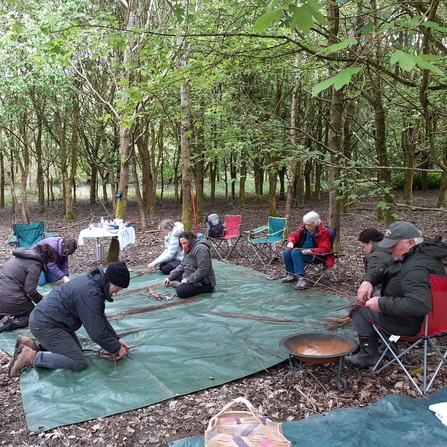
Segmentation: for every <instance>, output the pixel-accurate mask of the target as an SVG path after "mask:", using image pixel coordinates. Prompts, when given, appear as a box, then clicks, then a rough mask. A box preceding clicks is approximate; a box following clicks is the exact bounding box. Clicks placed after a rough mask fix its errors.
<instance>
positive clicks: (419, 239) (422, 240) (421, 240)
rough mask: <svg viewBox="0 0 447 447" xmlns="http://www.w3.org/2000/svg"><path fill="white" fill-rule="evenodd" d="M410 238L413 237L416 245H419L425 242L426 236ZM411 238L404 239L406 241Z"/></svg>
mask: <svg viewBox="0 0 447 447" xmlns="http://www.w3.org/2000/svg"><path fill="white" fill-rule="evenodd" d="M410 239H413V241H414V245H419V244H422V242H424V238H423V237H422V236H419V237H411V238H410ZM410 239H402V240H403V241H404V242H408V241H409V240H410Z"/></svg>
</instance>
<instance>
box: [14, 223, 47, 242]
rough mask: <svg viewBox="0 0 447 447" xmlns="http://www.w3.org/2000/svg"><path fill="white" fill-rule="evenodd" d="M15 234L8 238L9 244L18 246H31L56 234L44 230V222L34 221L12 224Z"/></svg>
mask: <svg viewBox="0 0 447 447" xmlns="http://www.w3.org/2000/svg"><path fill="white" fill-rule="evenodd" d="M12 229H13V232H14V234H13V236H12V237H11V238H10V239H9V240H8V243H9V244H12V245H15V246H17V247H24V248H31V247H32V246H33V245H36V244H37V243H38V242H39V241H41V240H42V239H43V238H45V237H53V236H55V235H54V234H52V233H48V232H46V231H44V223H43V222H32V223H29V224H14V225H13V226H12Z"/></svg>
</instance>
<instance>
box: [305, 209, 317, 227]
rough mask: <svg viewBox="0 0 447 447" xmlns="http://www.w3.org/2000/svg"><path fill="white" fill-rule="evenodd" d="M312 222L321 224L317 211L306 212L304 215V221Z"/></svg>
mask: <svg viewBox="0 0 447 447" xmlns="http://www.w3.org/2000/svg"><path fill="white" fill-rule="evenodd" d="M309 221H310V222H312V223H313V224H315V225H316V226H318V225H320V223H321V219H320V216H319V215H318V213H317V212H315V211H310V212H309V213H307V214H305V215H304V217H303V222H304V223H305V222H309Z"/></svg>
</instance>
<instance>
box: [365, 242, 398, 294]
mask: <svg viewBox="0 0 447 447" xmlns="http://www.w3.org/2000/svg"><path fill="white" fill-rule="evenodd" d="M393 262H394V261H393V255H392V254H391V253H390V252H389V251H388V249H387V248H384V247H380V246H379V245H378V244H374V245H373V246H372V248H371V251H370V252H369V254H368V255H366V256H365V257H364V258H363V265H364V266H365V273H366V272H368V271H369V270H371V269H375V268H376V267H377V266H378V265H381V264H383V263H386V264H387V265H389V264H392V263H393ZM381 289H382V284H376V285H375V286H374V292H375V294H378V293H379V291H380V290H381Z"/></svg>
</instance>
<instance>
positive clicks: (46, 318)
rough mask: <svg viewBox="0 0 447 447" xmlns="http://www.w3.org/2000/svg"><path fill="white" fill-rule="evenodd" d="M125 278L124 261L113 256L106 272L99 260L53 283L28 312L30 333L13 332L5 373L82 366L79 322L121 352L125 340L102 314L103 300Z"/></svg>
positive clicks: (126, 280)
mask: <svg viewBox="0 0 447 447" xmlns="http://www.w3.org/2000/svg"><path fill="white" fill-rule="evenodd" d="M129 283H130V273H129V270H128V268H127V266H126V264H124V263H122V262H115V263H113V264H110V265H109V266H108V267H107V269H106V271H105V272H104V270H103V268H102V267H101V266H98V267H95V268H93V269H92V270H90V272H89V273H88V274H87V275H83V276H79V277H77V278H74V279H72V280H71V281H69V282H67V283H65V284H62V285H60V286H59V287H57V288H55V289H53V290H52V291H51V292H50V293H49V294H48V295H47V296H46V297H45V299H43V300H42V301H40V302H39V303H38V304H37V305H36V307H35V308H34V310H33V311H32V312H31V315H30V318H29V327H30V330H31V333H32V334H33V335H34V337H35V338H28V337H21V336H19V337H18V338H17V341H16V348H15V352H14V357H13V360H12V362H11V364H10V368H9V375H10V377H15V376H17V375H19V374H20V372H21V371H22V370H24V369H26V368H38V367H39V368H47V369H57V368H65V369H71V370H73V371H82V370H84V369H85V368H86V367H87V360H86V358H85V356H84V353H83V352H82V347H81V343H80V342H79V340H78V337H77V336H76V331H77V330H78V329H79V328H80V327H81V326H84V328H85V330H86V331H87V333H88V335H89V336H90V338H91V339H92V341H94V342H95V343H97V344H98V345H99V346H101V348H103V349H104V350H105V351H107V352H110V353H111V354H113V356H114V358H115V359H116V360H119V359H121V358H123V357H125V356H126V355H127V353H128V352H129V346H128V345H127V344H126V342H124V341H123V340H121V339H120V337H119V336H118V335H117V333H116V332H115V330H114V329H113V327H112V325H111V324H110V322H109V321H108V320H107V317H106V315H105V302H106V301H113V298H112V296H113V295H115V294H116V293H118V292H119V291H120V290H121V289H125V288H127V287H128V286H129Z"/></svg>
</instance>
